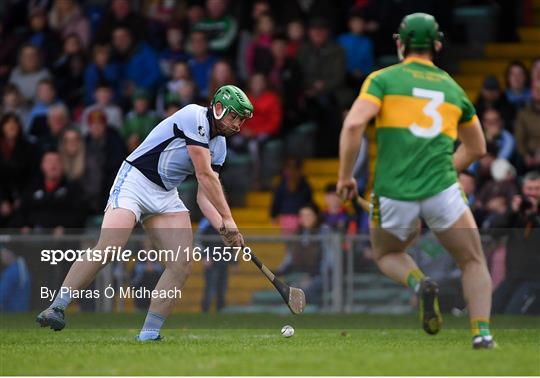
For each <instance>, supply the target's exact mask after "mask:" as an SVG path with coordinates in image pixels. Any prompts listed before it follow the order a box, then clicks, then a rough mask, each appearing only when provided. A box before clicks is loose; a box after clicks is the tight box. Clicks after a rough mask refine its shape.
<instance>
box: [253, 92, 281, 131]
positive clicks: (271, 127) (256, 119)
mask: <svg viewBox="0 0 540 378" xmlns="http://www.w3.org/2000/svg"><path fill="white" fill-rule="evenodd" d="M248 98H249V100H250V101H251V103H252V104H253V118H251V119H249V120H247V121H246V124H245V126H244V127H245V128H247V129H249V130H250V131H251V132H252V133H253V134H255V135H276V134H277V133H278V132H279V129H280V127H281V120H282V118H283V109H282V108H281V100H280V98H279V96H278V95H277V94H276V93H274V92H272V91H269V90H267V91H264V92H263V93H261V94H260V95H259V96H258V97H254V96H253V95H252V94H251V93H249V94H248Z"/></svg>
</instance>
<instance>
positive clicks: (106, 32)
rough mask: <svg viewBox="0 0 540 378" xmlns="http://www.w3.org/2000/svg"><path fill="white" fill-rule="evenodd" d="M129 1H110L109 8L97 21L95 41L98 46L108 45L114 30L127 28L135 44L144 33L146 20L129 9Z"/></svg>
mask: <svg viewBox="0 0 540 378" xmlns="http://www.w3.org/2000/svg"><path fill="white" fill-rule="evenodd" d="M132 4H133V3H132V2H131V1H129V0H112V1H111V7H110V9H109V10H108V11H107V13H105V15H104V16H103V17H102V18H101V20H100V21H99V24H98V26H97V30H96V36H95V41H96V42H97V43H99V44H104V43H109V42H110V40H111V35H112V34H113V32H114V30H115V29H117V28H119V27H124V28H127V29H128V30H129V31H130V35H131V36H133V41H134V43H136V42H137V41H139V40H140V39H141V37H142V36H143V35H144V33H145V30H146V28H145V25H146V20H145V19H144V18H143V17H142V16H141V15H140V14H139V13H137V12H135V11H134V10H132V9H131V5H132Z"/></svg>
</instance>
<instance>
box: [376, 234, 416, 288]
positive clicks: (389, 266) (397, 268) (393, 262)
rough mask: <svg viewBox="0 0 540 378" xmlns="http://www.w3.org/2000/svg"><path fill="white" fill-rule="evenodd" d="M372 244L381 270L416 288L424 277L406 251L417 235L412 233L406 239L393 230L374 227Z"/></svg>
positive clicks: (396, 279)
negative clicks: (395, 233)
mask: <svg viewBox="0 0 540 378" xmlns="http://www.w3.org/2000/svg"><path fill="white" fill-rule="evenodd" d="M370 233H371V245H372V247H373V257H374V260H375V263H376V264H377V267H378V268H379V270H380V271H381V272H382V273H383V274H384V275H385V276H387V277H389V278H391V279H392V280H394V281H396V282H398V283H400V284H403V285H406V286H409V287H411V288H412V289H414V287H415V285H417V284H418V283H420V280H421V279H422V277H423V274H422V273H421V271H420V269H419V268H418V266H417V265H416V263H415V262H414V260H413V259H412V257H411V256H410V255H409V254H407V253H406V252H405V251H406V249H407V247H408V246H409V245H410V244H411V242H412V241H413V240H414V238H415V237H416V233H413V234H411V236H409V237H408V238H407V239H406V240H401V239H400V238H398V237H396V236H395V235H394V234H392V233H391V232H389V231H387V230H385V229H383V228H379V227H372V228H371V229H370Z"/></svg>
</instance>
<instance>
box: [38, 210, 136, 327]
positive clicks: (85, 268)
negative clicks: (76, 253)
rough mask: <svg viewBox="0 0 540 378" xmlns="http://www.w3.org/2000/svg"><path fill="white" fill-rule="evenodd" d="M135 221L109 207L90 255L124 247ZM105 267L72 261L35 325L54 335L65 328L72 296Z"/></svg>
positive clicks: (131, 214)
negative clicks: (66, 313) (46, 329)
mask: <svg viewBox="0 0 540 378" xmlns="http://www.w3.org/2000/svg"><path fill="white" fill-rule="evenodd" d="M135 221H136V215H135V214H134V213H133V212H132V211H131V210H126V209H121V208H116V209H113V208H112V207H109V208H108V209H107V211H106V212H105V215H104V217H103V223H102V225H101V233H100V236H99V240H98V243H97V244H96V246H95V247H94V248H92V251H96V250H99V251H105V250H106V248H107V246H111V247H117V248H118V247H123V246H124V245H125V244H126V243H127V241H128V239H129V236H130V235H131V231H132V230H133V227H134V225H135ZM103 253H104V252H103ZM103 256H104V255H103ZM104 257H105V256H104ZM104 266H105V264H104V263H103V261H90V260H89V259H88V260H87V259H84V258H83V260H82V261H75V262H74V263H73V265H72V266H71V268H70V270H69V272H68V274H67V275H66V278H65V279H64V282H63V283H62V286H61V288H60V290H59V293H58V294H57V296H56V298H55V299H54V301H53V302H52V304H51V305H50V306H49V308H47V309H45V310H44V311H42V312H41V313H40V314H39V315H38V317H37V322H38V323H40V325H41V326H42V327H48V326H50V327H51V328H52V329H54V330H55V331H60V330H62V329H63V328H64V326H65V321H64V310H65V308H66V307H67V306H68V305H69V303H70V302H71V300H72V293H73V292H76V291H77V290H81V289H84V288H86V287H87V286H88V285H90V283H91V282H92V281H93V280H94V278H95V276H96V274H97V273H98V272H99V271H100V270H101V269H102V268H103V267H104Z"/></svg>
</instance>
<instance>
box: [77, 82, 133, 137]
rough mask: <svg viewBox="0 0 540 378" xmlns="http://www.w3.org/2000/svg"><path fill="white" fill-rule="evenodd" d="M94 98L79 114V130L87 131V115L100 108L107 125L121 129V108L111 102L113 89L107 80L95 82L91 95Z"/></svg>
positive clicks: (117, 129)
mask: <svg viewBox="0 0 540 378" xmlns="http://www.w3.org/2000/svg"><path fill="white" fill-rule="evenodd" d="M92 97H94V98H95V99H96V101H95V103H94V104H93V105H90V106H88V107H86V108H85V109H84V111H83V113H82V115H81V131H82V133H83V134H86V133H87V132H88V115H89V114H90V113H92V112H93V111H94V110H98V109H99V110H102V111H103V112H105V115H106V116H107V123H108V124H109V126H111V127H113V128H114V129H116V131H120V130H121V129H122V125H123V123H124V121H123V114H122V109H120V107H119V106H117V105H115V104H114V102H113V97H114V94H113V90H112V88H111V86H110V85H109V84H107V82H101V83H98V84H97V87H96V90H95V94H94V96H92Z"/></svg>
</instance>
